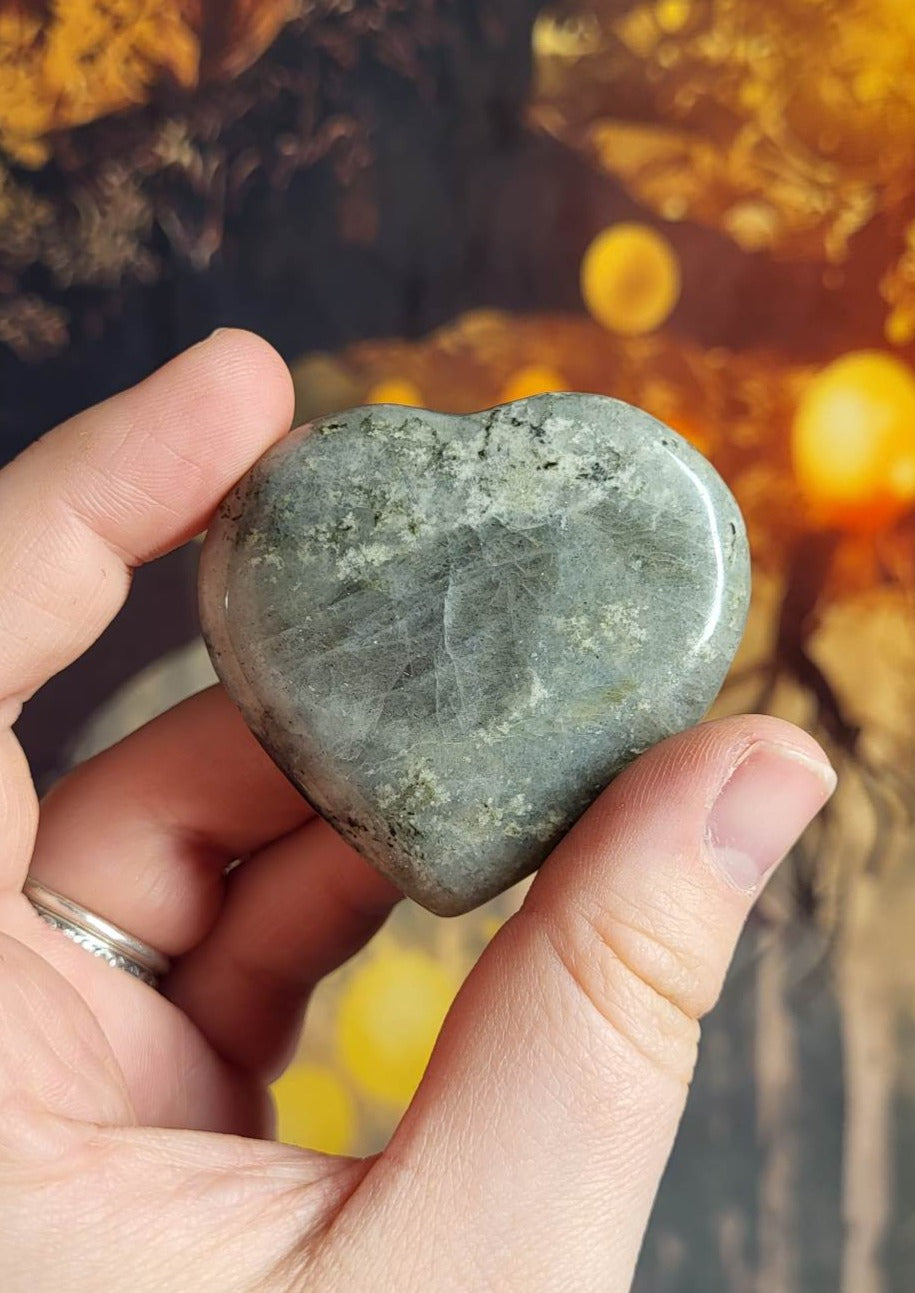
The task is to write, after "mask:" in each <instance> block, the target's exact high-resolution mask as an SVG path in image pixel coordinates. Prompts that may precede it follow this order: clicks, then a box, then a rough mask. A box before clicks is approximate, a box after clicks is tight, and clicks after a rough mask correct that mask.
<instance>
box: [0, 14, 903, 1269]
mask: <svg viewBox="0 0 915 1293" xmlns="http://www.w3.org/2000/svg"><path fill="white" fill-rule="evenodd" d="M913 158H915V6H913V5H912V4H911V0H643V2H641V3H635V2H633V0H569V2H568V3H565V4H555V5H544V4H543V3H540V2H539V0H220V2H219V3H216V0H212V2H211V0H69V2H67V3H64V2H63V0H61V2H59V3H55V2H54V0H0V462H2V461H4V460H6V459H9V458H10V457H11V456H12V455H13V454H14V453H15V452H17V451H18V450H19V449H20V448H22V447H23V446H24V445H25V444H27V443H28V442H29V441H30V440H32V439H34V438H35V437H36V436H37V435H39V434H41V432H42V431H44V430H45V429H47V428H48V427H49V426H51V425H53V423H54V422H56V421H58V420H60V419H61V418H63V417H65V416H67V415H69V414H70V413H72V412H75V411H76V410H78V409H80V408H82V407H84V406H86V405H88V404H90V403H92V402H94V401H96V400H98V399H100V398H102V397H104V396H105V395H107V394H110V393H111V392H113V391H115V390H118V389H120V388H122V387H123V386H125V385H127V384H129V383H130V382H133V381H135V380H137V379H139V378H140V377H142V376H143V375H144V374H146V373H147V372H149V371H150V370H151V369H152V368H154V367H156V366H157V365H158V364H160V363H161V362H163V361H164V360H165V359H167V358H168V357H170V356H171V355H172V354H174V353H176V352H177V351H178V350H180V349H182V348H184V347H185V346H186V345H188V344H190V343H192V342H194V341H197V340H199V339H200V338H201V337H202V336H204V335H206V334H207V333H208V332H209V331H211V330H212V328H214V327H216V326H218V325H221V324H233V325H239V326H244V327H250V328H254V329H256V330H257V331H260V332H262V333H263V334H264V335H265V336H266V337H268V338H269V339H270V340H271V341H272V342H273V343H274V344H275V345H276V346H278V348H279V349H280V350H281V352H282V353H283V355H284V356H285V358H286V359H287V360H288V362H289V363H290V366H291V368H292V371H293V374H294V377H295V382H296V391H297V401H298V417H299V419H300V420H304V419H307V418H309V417H313V416H317V415H319V414H322V413H327V412H331V411H334V410H338V409H342V408H345V407H350V406H352V405H355V404H360V403H365V402H372V401H378V402H380V401H386V402H399V403H404V404H417V405H419V404H422V405H426V406H428V407H431V408H441V409H447V410H457V411H467V410H472V409H478V408H484V407H488V406H490V405H492V404H493V403H497V402H499V401H503V400H509V399H514V398H517V397H520V396H523V395H530V394H534V393H537V392H542V391H554V390H563V389H572V390H583V391H596V392H601V393H606V394H610V395H615V396H619V397H621V398H623V399H627V400H630V401H631V402H633V403H636V404H639V405H641V406H643V407H644V408H646V409H648V410H649V411H650V412H652V413H654V414H655V415H657V416H659V417H661V418H662V419H664V420H666V421H667V422H668V423H670V424H671V425H672V426H674V427H675V428H677V429H678V430H679V431H680V432H681V433H682V434H683V435H685V436H686V437H687V438H688V439H690V440H691V441H692V442H693V443H694V444H695V445H696V446H697V447H698V448H699V449H700V450H701V451H702V452H703V453H705V454H706V455H708V457H709V458H711V460H712V461H713V462H714V463H715V465H716V466H717V468H718V469H719V470H720V471H721V472H722V474H723V475H724V476H725V478H726V479H727V480H728V482H729V484H730V485H731V487H732V489H733V490H734V492H735V493H736V495H737V497H738V499H739V501H740V503H741V505H742V507H743V509H744V512H745V515H746V517H747V522H748V527H749V531H750V537H751V543H752V548H753V560H754V587H755V591H754V601H753V609H752V613H751V617H750V624H749V628H748V632H747V635H746V639H745V642H744V646H743V648H742V651H741V654H740V656H739V658H738V660H737V662H736V664H735V666H734V669H733V671H732V674H731V677H730V678H729V680H728V683H727V684H726V686H725V689H724V691H723V693H722V696H721V698H720V700H719V702H718V704H717V705H716V710H715V712H718V713H729V712H735V711H738V710H745V709H756V710H763V711H768V712H771V713H777V714H780V715H783V716H785V717H788V718H791V719H793V720H795V721H796V722H799V723H800V724H802V725H803V726H804V727H806V728H807V729H808V730H810V731H812V732H814V733H815V734H816V735H817V736H818V737H819V738H820V739H821V740H822V741H823V742H824V744H825V745H826V746H827V748H828V749H829V751H830V753H831V755H832V757H833V759H834V761H835V762H836V765H837V767H838V769H839V772H840V790H839V793H838V795H837V797H836V799H835V801H834V802H833V804H832V806H831V807H830V809H829V811H828V812H827V814H826V815H825V817H824V818H823V819H822V821H821V822H820V823H819V824H818V825H817V826H816V827H815V828H813V829H812V830H811V832H809V833H808V836H807V837H806V838H805V840H804V841H803V842H802V844H801V846H800V847H799V848H798V849H797V850H796V852H795V855H794V857H793V859H792V862H791V864H790V865H789V866H787V867H786V868H785V869H784V870H783V871H782V873H781V874H780V876H779V878H778V880H777V881H776V883H775V884H774V885H773V886H772V887H771V888H770V889H769V890H768V891H767V893H766V895H765V897H764V900H763V902H762V904H761V906H760V909H759V910H758V911H757V913H756V915H755V916H754V919H753V921H752V923H751V925H750V926H749V928H748V930H747V932H746V935H745V937H744V940H743V942H742V945H741V949H740V952H739V955H738V960H737V963H736V965H735V968H734V971H733V973H732V975H731V978H730V981H729V983H728V986H727V989H726V991H725V995H724V998H723V1001H722V1003H721V1005H720V1007H719V1008H718V1010H717V1011H716V1012H715V1014H714V1015H713V1017H712V1018H711V1019H710V1020H709V1021H708V1023H707V1026H706V1029H705V1040H704V1047H703V1053H702V1058H701V1063H700V1068H699V1073H698V1076H697V1080H696V1085H695V1089H694V1092H693V1096H692V1099H691V1102H690V1106H689V1110H688V1113H687V1117H686V1120H685V1122H684V1126H683V1129H682V1133H681V1136H680V1139H679V1142H678V1146H677V1149H676V1150H675V1153H674V1157H673V1160H672V1162H671V1165H670V1169H669V1171H668V1174H667V1178H666V1180H665V1183H664V1186H663V1188H662V1192H661V1196H660V1199H659V1202H658V1206H657V1209H656V1214H655V1218H654V1221H653V1224H652V1228H651V1230H650V1233H649V1237H648V1240H647V1243H646V1247H645V1251H644V1254H643V1259H642V1265H641V1269H640V1274H639V1279H638V1284H637V1287H638V1288H639V1289H641V1290H652V1291H653V1293H667V1291H668V1290H669V1291H674V1290H676V1291H679V1290H687V1291H689V1293H692V1291H693V1290H703V1293H706V1291H708V1293H715V1291H716V1290H722V1293H725V1291H726V1293H750V1291H751V1290H753V1291H757V1290H758V1291H759V1293H795V1291H797V1293H807V1291H808V1290H813V1291H815V1293H819V1291H820V1290H823V1291H824V1293H825V1291H826V1290H829V1291H830V1293H832V1291H833V1290H837V1289H838V1290H842V1293H891V1291H895V1290H908V1289H910V1288H911V1287H912V1276H911V1270H912V1269H913V1264H915V1220H913V1218H915V1167H913V1163H915V937H913V932H912V931H913V928H915V846H913V832H912V822H911V816H912V809H913V805H915V709H913V700H915V695H913V693H915V164H913ZM0 524H2V518H0ZM195 566H196V549H195V546H194V545H190V546H189V547H188V548H186V549H183V550H182V551H180V552H178V553H176V554H173V555H172V556H171V557H168V558H165V559H163V560H162V561H160V562H157V563H155V564H154V565H152V566H150V567H148V568H146V569H145V570H143V571H141V572H139V574H138V576H137V580H136V585H135V588H134V591H133V593H132V595H131V599H130V602H129V604H128V607H127V609H126V611H125V613H124V614H123V615H122V616H121V618H120V619H119V620H118V622H117V623H116V624H115V625H114V626H112V628H111V629H110V630H109V631H108V633H107V634H106V635H105V636H104V637H103V639H102V640H101V641H100V642H99V643H98V644H97V645H96V646H95V647H94V648H93V649H92V650H91V651H90V652H89V654H88V655H87V656H86V657H85V658H84V659H83V660H82V661H81V662H80V663H79V664H78V665H77V666H75V667H74V668H73V669H72V670H70V671H68V673H67V674H65V675H63V676H62V677H61V678H59V679H56V680H55V681H54V682H53V683H52V684H50V685H49V687H48V688H46V690H45V691H44V692H42V693H41V694H40V695H39V696H38V697H36V698H35V700H33V701H32V702H31V703H30V705H29V706H28V707H27V708H26V710H25V713H24V715H23V717H22V720H21V722H20V724H19V729H18V730H19V733H20V736H21V738H22V740H23V743H24V744H25V746H26V749H27V751H28V753H29V756H30V759H31V761H32V765H33V768H34V770H35V772H36V776H37V777H38V779H39V782H40V784H41V785H42V786H43V787H46V786H47V785H49V784H50V783H51V782H52V781H53V779H54V778H55V777H57V776H59V775H60V774H61V772H63V771H64V770H65V769H66V768H67V766H69V765H70V764H72V762H74V761H75V760H78V759H81V758H84V757H86V756H87V755H88V754H90V753H92V752H93V751H94V750H96V749H99V748H101V747H103V746H104V745H106V744H109V743H110V742H112V741H113V740H116V739H118V738H119V737H120V736H122V735H124V734H125V732H126V731H128V730H130V729H131V728H132V727H134V726H136V725H138V724H139V723H140V722H143V721H145V720H146V719H147V718H148V717H150V716H152V715H153V714H154V713H156V712H159V711H160V710H162V709H164V708H166V707H168V706H169V705H171V704H172V703H174V702H175V701H176V700H177V699H180V698H181V697H182V696H184V695H186V694H188V693H190V692H191V691H194V690H196V689H198V688H200V687H202V686H206V685H208V684H209V682H210V681H211V680H212V673H211V671H210V669H209V665H208V662H207V660H206V656H205V652H204V651H203V649H202V646H201V644H200V642H199V640H198V638H197V620H196V610H195V593H194V578H195ZM521 896H522V895H521V894H519V893H517V892H516V893H512V894H509V895H507V896H506V897H505V898H503V899H500V900H498V901H497V902H496V903H493V904H490V905H489V906H488V907H486V908H484V909H482V910H480V911H478V912H475V913H471V914H470V915H469V916H466V917H462V918H460V919H458V920H452V921H442V920H438V919H434V918H432V917H430V916H428V915H426V914H425V913H423V912H421V911H419V910H418V909H416V908H413V907H408V906H406V905H405V906H404V907H402V909H400V910H399V911H398V912H397V914H396V915H395V917H394V919H393V920H392V922H391V923H390V924H389V926H388V927H387V928H386V929H385V930H384V931H383V932H382V933H381V934H380V935H379V936H378V938H377V939H376V940H375V942H374V943H373V945H372V946H371V947H370V948H369V949H368V950H367V951H366V952H365V953H363V954H362V955H361V956H359V957H358V958H356V960H355V961H354V962H353V963H352V964H351V965H349V966H347V967H345V968H344V969H343V970H341V971H340V972H339V973H338V974H336V975H335V976H334V977H333V978H332V979H331V980H330V981H329V982H328V983H326V984H325V985H323V986H322V988H321V989H320V991H319V992H318V994H317V996H316V998H315V1001H314V1003H313V1006H312V1009H311V1012H310V1018H309V1030H308V1033H307V1036H306V1038H305V1040H304V1041H303V1044H302V1047H301V1052H300V1054H299V1056H298V1057H297V1059H296V1062H295V1063H294V1064H293V1066H292V1067H291V1068H290V1070H289V1071H288V1073H287V1074H286V1076H285V1077H284V1078H283V1079H282V1080H281V1081H280V1083H279V1084H278V1087H277V1098H278V1104H279V1125H280V1134H281V1135H282V1136H283V1137H284V1138H285V1139H288V1140H291V1141H296V1142H299V1143H302V1144H307V1145H310V1146H315V1147H318V1148H321V1149H325V1150H329V1151H344V1152H353V1153H364V1152H369V1151H372V1150H374V1149H377V1148H378V1147H380V1146H381V1145H382V1144H383V1143H384V1142H385V1139H386V1137H387V1136H388V1134H389V1132H390V1130H391V1127H392V1126H393V1125H394V1123H395V1122H396V1120H397V1118H398V1116H399V1114H400V1112H401V1111H402V1109H403V1108H404V1106H405V1104H406V1103H407V1101H408V1100H409V1098H410V1095H411V1093H412V1091H413V1089H414V1088H415V1085H416V1083H417V1081H418V1079H419V1076H420V1074H421V1072H422V1069H423V1065H424V1063H425V1061H426V1059H427V1057H428V1054H429V1051H430V1049H431V1046H432V1044H433V1041H434V1038H435V1034H436V1032H437V1029H438V1027H439V1025H440V1023H441V1020H442V1018H443V1016H444V1013H445V1011H446V1010H447V1007H448V1004H449V1002H450V1000H451V999H452V997H453V995H454V993H455V991H456V990H457V988H458V986H459V984H460V982H461V980H462V978H463V976H464V975H465V974H466V972H467V971H468V969H469V968H470V966H471V965H472V964H473V962H474V960H475V959H476V957H477V956H478V954H479V952H480V950H481V949H482V947H483V946H484V945H485V943H486V942H487V940H488V939H489V938H491V937H492V935H493V934H494V933H495V932H496V930H497V929H498V928H499V925H500V924H501V923H502V922H503V921H504V920H505V919H506V918H507V916H508V915H509V914H510V913H511V911H512V910H514V909H515V907H516V905H517V903H518V902H519V901H520V897H521ZM595 1242H599V1237H596V1238H595Z"/></svg>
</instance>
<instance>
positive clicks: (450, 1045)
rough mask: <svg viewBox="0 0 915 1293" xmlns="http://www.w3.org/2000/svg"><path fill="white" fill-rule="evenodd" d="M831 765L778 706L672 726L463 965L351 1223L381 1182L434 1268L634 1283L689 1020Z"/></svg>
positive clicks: (529, 1279) (496, 1280) (691, 1035)
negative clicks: (761, 713) (759, 713)
mask: <svg viewBox="0 0 915 1293" xmlns="http://www.w3.org/2000/svg"><path fill="white" fill-rule="evenodd" d="M834 784H835V779H834V776H833V774H832V771H831V769H830V768H829V767H828V764H827V763H826V762H825V758H824V756H823V754H822V752H821V751H820V749H819V747H818V746H817V745H816V744H815V742H813V741H812V740H811V739H810V738H808V737H806V736H805V735H804V734H803V733H800V732H798V731H796V730H795V729H793V728H791V727H789V726H788V725H787V724H785V723H782V722H779V721H778V720H775V719H766V718H749V719H735V720H726V721H724V722H721V723H717V724H709V725H707V726H704V727H701V728H699V729H697V730H695V731H693V732H690V733H686V734H684V735H682V736H679V737H675V738H674V739H672V740H670V741H667V742H665V743H664V744H663V745H661V746H659V747H658V748H656V749H655V750H653V751H651V752H650V753H648V754H647V755H645V756H644V757H643V758H642V759H641V760H639V762H638V763H637V764H636V765H635V766H633V767H632V768H630V769H629V771H628V772H627V773H625V774H624V775H623V776H622V777H620V778H619V780H618V781H617V782H616V783H615V784H614V785H613V786H612V787H611V788H610V789H609V790H608V791H607V792H606V793H605V794H604V795H603V796H602V798H601V799H600V800H599V801H598V803H597V804H596V805H595V806H594V807H593V808H592V809H591V810H590V811H589V812H588V813H587V814H586V815H585V817H584V818H582V820H581V821H580V822H579V824H578V825H577V826H576V827H575V828H574V829H573V830H572V832H570V834H569V836H568V837H567V838H566V840H565V841H564V842H563V844H562V845H561V846H560V847H559V848H558V849H557V850H556V853H555V854H554V856H553V857H552V858H551V859H550V860H549V861H548V862H547V864H546V865H545V867H544V868H543V870H542V872H541V874H540V875H539V877H538V878H537V880H536V882H535V884H534V885H533V887H532V889H531V891H530V894H529V896H528V899H527V901H526V902H525V904H524V907H523V908H522V910H521V912H520V913H519V914H518V915H517V916H516V917H515V918H514V919H513V920H512V921H510V922H509V924H508V925H507V926H506V927H505V928H504V929H503V930H502V932H501V933H500V935H499V936H498V937H497V938H496V940H495V941H494V943H493V944H492V946H491V947H490V949H489V951H488V953H487V954H486V955H485V956H484V957H483V959H482V960H481V962H480V964H479V965H478V967H477V969H476V970H475V971H474V973H473V974H472V975H471V977H470V979H469V980H468V982H467V984H466V985H465V988H464V990H463V991H462V993H461V994H460V996H459V998H458V1001H457V1003H456V1006H455V1008H454V1010H453V1012H452V1014H451V1016H450V1017H449V1019H448V1021H447V1023H446V1025H445V1028H444V1030H443V1033H442V1036H441V1038H440V1041H439V1045H438V1047H437V1049H436V1052H435V1055H434V1056H433V1060H432V1063H431V1065H430V1068H429V1071H428V1073H427V1075H426V1078H425V1080H424V1082H423V1084H422V1086H421V1088H420V1091H419V1093H418V1095H417V1097H416V1100H415V1101H414V1104H413V1106H412V1107H411V1109H410V1111H409V1112H408V1114H407V1116H406V1118H405V1119H404V1121H403V1123H402V1125H401V1127H400V1129H399V1131H398V1133H397V1134H396V1136H395V1137H394V1140H393V1141H392V1144H391V1146H390V1149H389V1153H388V1154H387V1155H386V1156H384V1157H383V1159H382V1160H381V1162H380V1163H379V1164H378V1165H377V1167H376V1168H375V1169H374V1170H373V1172H372V1173H371V1174H370V1175H369V1177H368V1178H367V1180H366V1182H365V1184H364V1186H363V1188H362V1190H361V1191H360V1193H359V1195H357V1197H356V1199H354V1201H353V1204H352V1206H351V1209H350V1214H349V1215H350V1219H351V1223H352V1224H356V1223H357V1222H359V1223H365V1224H368V1225H373V1224H376V1223H375V1222H373V1221H372V1220H371V1219H370V1218H371V1216H373V1215H377V1213H374V1212H373V1211H372V1208H371V1207H370V1206H367V1205H371V1204H375V1205H378V1204H381V1205H382V1206H381V1207H380V1213H381V1216H382V1218H383V1219H384V1218H386V1219H387V1221H388V1222H389V1223H390V1219H391V1217H393V1216H401V1217H409V1218H410V1220H409V1223H408V1225H407V1223H401V1224H402V1225H404V1226H406V1231H408V1232H409V1235H412V1236H413V1237H414V1240H415V1236H416V1234H417V1233H421V1234H422V1237H423V1247H424V1249H425V1250H426V1251H435V1252H436V1253H437V1259H438V1261H439V1269H440V1272H441V1282H442V1283H447V1278H446V1276H447V1272H448V1271H449V1270H450V1269H452V1268H453V1269H463V1268H464V1266H466V1267H467V1268H469V1269H473V1270H474V1271H475V1272H476V1273H477V1275H478V1276H479V1281H478V1282H479V1283H480V1286H481V1287H482V1286H483V1285H485V1286H486V1287H493V1288H506V1287H511V1288H534V1287H536V1288H571V1287H575V1288H578V1289H592V1288H593V1289H601V1290H606V1289H620V1290H622V1289H627V1288H628V1287H629V1282H630V1279H631V1276H632V1271H633V1268H634V1264H635V1259H636V1256H637V1253H638V1249H639V1245H640V1242H641V1236H642V1232H643V1229H644V1226H645V1223H646V1221H647V1217H648V1214H649V1210H650V1208H651V1205H652V1202H653V1199H654V1195H655V1191H656V1189H657V1185H658V1181H659V1178H660V1175H661V1172H662V1170H663V1168H664V1165H665V1163H666V1160H667V1157H668V1154H669V1152H670V1148H671V1145H672V1142H673V1138H674V1135H675V1132H676V1128H677V1125H678V1122H679V1119H680V1115H681V1113H682V1109H683V1104H684V1100H685V1097H686V1093H687V1089H688V1085H689V1081H690V1077H691V1074H692V1070H693V1065H694V1061H695V1054H696V1046H697V1041H698V1024H697V1020H698V1019H699V1018H700V1017H701V1016H702V1015H704V1014H705V1013H706V1012H707V1011H708V1010H709V1009H711V1007H712V1006H713V1004H714V1003H715V1000H716V999H717V996H718V993H719V991H720V988H721V984H722V980H723V978H724V974H725V972H726V969H727V967H728V964H729V962H730V959H731V955H732V952H733V949H734V945H735V942H736V939H737V936H738V934H739V932H740V929H741V927H742V925H743V922H744V920H745V918H746V916H747V913H748V911H749V909H750V907H751V905H752V902H753V900H754V898H755V896H756V894H757V893H758V891H759V888H760V886H761V885H762V884H763V883H764V881H765V876H766V875H767V874H768V872H769V870H770V869H771V868H772V867H773V866H774V865H775V864H776V863H777V862H778V861H779V860H780V858H781V857H782V855H783V854H784V853H785V852H786V850H787V849H788V848H789V847H790V846H791V845H792V844H793V843H794V841H795V839H796V837H797V835H798V834H799V833H800V832H801V831H802V830H803V828H804V827H805V826H806V824H807V823H808V821H809V820H810V818H811V817H812V816H813V815H814V814H815V813H816V811H817V810H818V809H819V808H820V807H821V806H822V804H823V803H824V802H825V800H826V798H827V797H828V795H829V794H830V792H831V790H832V788H833V786H834ZM420 1169H422V1171H421V1172H420ZM360 1196H361V1197H360ZM455 1217H461V1218H462V1222H461V1226H460V1228H455V1229H454V1230H453V1232H452V1233H449V1231H450V1230H451V1227H452V1224H453V1219H454V1218H455ZM347 1224H350V1221H348V1222H347ZM382 1224H383V1222H382ZM337 1233H338V1235H340V1237H341V1238H343V1235H342V1234H341V1231H340V1230H339V1223H338V1230H337ZM376 1238H377V1240H378V1242H379V1244H381V1242H382V1234H381V1233H380V1232H379V1234H378V1235H377V1236H376ZM344 1243H345V1239H344ZM337 1251H338V1252H339V1250H337ZM458 1262H460V1263H462V1266H461V1267H458V1266H457V1263H458Z"/></svg>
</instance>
